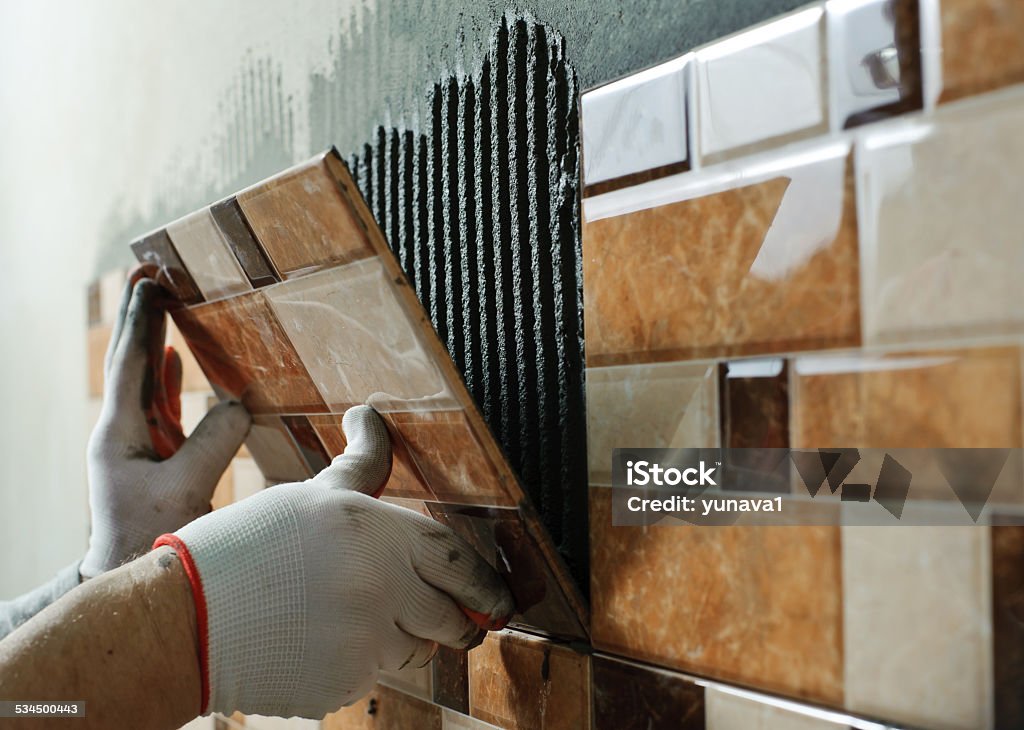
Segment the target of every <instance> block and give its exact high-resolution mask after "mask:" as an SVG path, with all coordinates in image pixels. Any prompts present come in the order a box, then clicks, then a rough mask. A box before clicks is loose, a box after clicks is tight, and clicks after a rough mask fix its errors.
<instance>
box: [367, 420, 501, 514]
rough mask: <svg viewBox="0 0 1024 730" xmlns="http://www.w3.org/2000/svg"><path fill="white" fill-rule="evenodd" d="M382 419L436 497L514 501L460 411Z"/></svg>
mask: <svg viewBox="0 0 1024 730" xmlns="http://www.w3.org/2000/svg"><path fill="white" fill-rule="evenodd" d="M387 421H388V423H389V424H391V425H392V426H393V427H394V429H395V431H396V432H397V433H398V435H399V437H400V439H401V441H402V445H403V447H404V450H405V452H406V453H408V454H409V455H410V456H411V457H412V461H413V462H414V463H415V465H416V467H418V474H420V475H422V477H423V481H424V482H425V483H426V485H427V487H428V489H429V490H430V492H431V493H433V495H434V497H435V498H436V499H437V500H440V501H442V502H452V503H457V504H479V505H501V506H515V505H516V503H517V502H518V500H517V499H516V498H515V495H514V494H513V493H511V492H510V491H509V490H508V489H507V487H506V485H505V483H504V480H503V479H502V477H501V475H499V474H498V470H497V469H496V468H495V467H494V464H493V463H492V462H491V460H490V458H488V455H487V454H486V453H485V452H484V447H483V444H482V443H481V442H480V439H479V438H478V437H477V436H476V434H475V433H474V429H473V427H472V425H471V424H470V422H469V419H468V418H466V414H465V413H464V412H463V411H414V412H409V413H389V414H387ZM397 496H402V495H397ZM410 496H415V495H410Z"/></svg>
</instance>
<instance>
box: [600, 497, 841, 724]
mask: <svg viewBox="0 0 1024 730" xmlns="http://www.w3.org/2000/svg"><path fill="white" fill-rule="evenodd" d="M590 510H591V512H590V530H591V542H590V550H591V557H590V564H591V577H590V593H591V596H590V598H591V614H592V617H591V633H592V637H593V642H594V646H595V647H597V648H599V649H601V650H604V651H609V652H613V653H616V654H620V655H622V656H626V657H632V658H635V659H639V660H642V661H647V662H651V663H654V664H659V665H662V666H665V667H671V668H675V669H680V670H684V671H693V672H697V673H699V674H703V675H707V676H711V677H715V678H718V679H723V680H729V681H733V682H739V683H741V684H746V685H751V686H754V687H761V688H764V689H767V690H770V691H773V692H779V693H781V694H785V695H788V696H795V697H804V698H808V699H813V700H816V701H819V702H824V703H826V704H832V705H838V704H839V703H841V702H842V697H843V632H842V586H841V571H840V551H839V531H838V528H834V527H790V528H778V527H682V526H666V527H647V528H642V527H612V526H611V490H610V489H605V488H592V489H591V490H590ZM681 626H685V627H687V629H686V630H685V631H680V630H679V627H681Z"/></svg>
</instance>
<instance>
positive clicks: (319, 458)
mask: <svg viewBox="0 0 1024 730" xmlns="http://www.w3.org/2000/svg"><path fill="white" fill-rule="evenodd" d="M281 421H282V422H283V423H284V426H285V428H287V429H288V432H289V433H290V434H291V436H292V440H293V441H294V442H295V445H296V446H297V447H298V449H299V453H300V454H301V455H302V459H303V461H305V462H306V465H307V466H309V469H310V471H312V472H313V473H314V474H317V473H319V472H321V471H323V470H324V469H326V468H327V466H328V465H329V464H330V463H331V457H330V456H329V455H328V453H327V449H325V448H324V445H323V444H322V443H321V442H320V437H319V436H318V435H317V432H316V431H315V430H314V429H313V425H312V424H311V423H310V420H309V419H308V418H307V417H306V416H281Z"/></svg>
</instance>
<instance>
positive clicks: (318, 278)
mask: <svg viewBox="0 0 1024 730" xmlns="http://www.w3.org/2000/svg"><path fill="white" fill-rule="evenodd" d="M398 286H405V284H404V283H401V284H397V283H395V282H394V281H392V280H391V279H390V278H389V276H388V274H387V272H386V271H385V268H384V267H383V265H382V264H381V262H380V261H379V260H378V259H376V258H373V259H367V260H364V261H357V262H355V263H352V264H349V265H347V266H343V267H340V268H335V269H331V270H329V271H324V272H321V273H318V274H314V275H312V276H306V277H303V278H301V279H296V280H293V281H288V282H284V283H282V284H280V285H278V286H275V287H272V288H270V289H268V290H267V297H268V299H269V300H270V302H271V304H272V306H273V308H274V311H275V312H276V313H277V316H278V319H279V320H280V322H281V324H282V326H283V327H284V330H285V331H286V332H287V333H288V336H289V337H290V339H291V342H292V343H293V344H294V345H295V349H296V350H297V351H298V354H299V356H300V357H301V358H302V361H303V363H305V365H306V367H307V368H308V370H309V373H310V375H311V376H312V377H313V380H314V382H315V383H316V386H317V388H318V389H319V391H320V393H321V394H322V395H323V399H324V401H325V402H326V403H327V404H328V405H330V406H331V410H333V411H335V412H343V411H344V410H345V409H347V408H348V407H349V406H350V405H352V404H357V403H368V404H370V405H372V406H374V407H375V408H377V410H380V411H391V410H429V409H443V408H456V407H458V403H457V402H456V400H455V396H454V394H453V393H452V390H451V388H450V387H449V385H448V383H447V382H446V380H445V377H444V375H443V374H442V372H441V369H440V368H439V367H438V365H437V364H436V362H435V361H434V359H433V358H432V356H431V354H430V350H429V349H428V348H427V346H426V344H425V343H424V341H423V335H422V334H421V333H420V331H419V328H420V327H422V324H421V323H416V322H413V321H410V320H409V318H408V317H407V316H406V315H405V310H404V309H403V307H402V306H401V304H400V303H399V300H398V298H397V295H396V293H395V291H394V289H395V288H396V287H398Z"/></svg>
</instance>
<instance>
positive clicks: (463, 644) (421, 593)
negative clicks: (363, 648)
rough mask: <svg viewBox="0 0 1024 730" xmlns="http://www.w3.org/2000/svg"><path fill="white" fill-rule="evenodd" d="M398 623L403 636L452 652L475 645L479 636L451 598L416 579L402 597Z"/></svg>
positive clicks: (474, 625) (475, 628)
mask: <svg viewBox="0 0 1024 730" xmlns="http://www.w3.org/2000/svg"><path fill="white" fill-rule="evenodd" d="M397 623H398V625H399V626H400V627H401V628H402V630H403V631H405V632H406V633H409V634H412V635H413V636H418V637H420V638H421V639H430V640H432V641H436V642H437V643H439V644H444V645H445V646H450V647H452V648H453V649H465V648H468V647H469V646H471V645H474V644H475V642H477V641H478V639H479V637H480V634H481V630H480V627H479V626H477V625H476V624H475V623H473V621H471V620H470V619H469V617H468V616H466V614H464V613H463V612H462V611H461V610H459V607H458V606H456V605H455V602H454V601H452V599H451V597H450V596H448V595H447V594H446V593H442V592H441V591H439V590H438V589H436V588H434V587H433V586H431V585H428V584H427V583H424V582H422V581H419V580H415V581H414V584H413V585H412V586H410V587H408V588H407V589H406V590H405V591H404V593H403V595H402V596H401V603H400V604H399V610H398V621H397Z"/></svg>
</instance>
